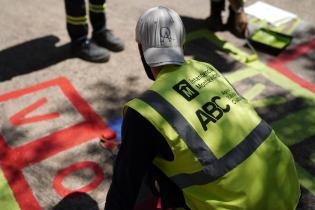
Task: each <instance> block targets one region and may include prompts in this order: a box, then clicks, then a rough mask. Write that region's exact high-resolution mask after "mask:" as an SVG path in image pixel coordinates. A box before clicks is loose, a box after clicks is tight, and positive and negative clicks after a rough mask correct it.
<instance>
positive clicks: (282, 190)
mask: <svg viewBox="0 0 315 210" xmlns="http://www.w3.org/2000/svg"><path fill="white" fill-rule="evenodd" d="M184 34H185V30H184V26H183V23H182V21H181V19H180V17H179V16H178V14H177V13H176V12H174V11H173V10H171V9H169V8H166V7H161V6H159V7H154V8H151V9H149V10H147V11H146V12H145V13H144V14H143V15H142V16H141V17H140V19H139V21H138V24H137V27H136V41H137V42H138V46H139V52H140V56H141V58H142V61H143V64H144V68H145V71H146V73H147V75H148V77H149V78H150V79H152V80H154V83H153V85H152V86H151V87H150V88H149V90H148V91H146V92H144V94H142V95H141V96H139V97H138V98H135V99H133V100H131V101H130V102H128V103H127V104H126V105H125V107H124V120H123V125H122V144H121V147H120V151H119V153H118V156H117V159H116V163H115V166H114V174H113V179H112V184H111V186H110V189H109V191H108V194H107V198H106V204H105V210H122V209H124V210H127V209H128V210H129V209H133V207H134V204H135V201H136V198H137V195H138V192H139V188H140V185H141V182H142V181H143V177H144V176H145V175H146V174H147V173H150V175H151V176H153V177H154V179H155V180H156V181H157V183H158V188H157V189H158V191H159V193H160V195H161V201H162V207H163V208H166V207H167V208H182V209H190V210H208V209H213V210H224V209H225V210H232V209H244V210H275V209H277V210H294V209H295V208H296V206H297V203H298V200H299V197H300V186H299V182H298V178H297V174H296V170H295V166H294V160H293V157H292V154H291V152H290V150H289V149H288V148H287V147H286V146H285V145H284V144H283V143H282V142H281V141H280V140H279V139H278V137H277V136H276V134H275V132H274V131H273V130H272V128H271V127H270V126H269V125H268V124H267V123H266V122H265V121H263V120H262V119H261V118H260V117H259V116H258V115H257V113H256V112H255V110H254V109H253V107H252V106H251V105H250V104H249V103H248V101H247V100H246V99H244V98H243V97H241V96H240V95H239V94H238V93H237V92H236V90H235V89H234V88H233V86H231V84H230V83H229V82H228V81H227V80H226V79H225V78H224V76H223V75H222V74H220V72H219V71H217V70H216V69H215V68H214V67H213V66H211V65H210V64H207V63H203V62H198V61H195V60H187V61H185V60H184V55H183V48H182V47H183V43H184Z"/></svg>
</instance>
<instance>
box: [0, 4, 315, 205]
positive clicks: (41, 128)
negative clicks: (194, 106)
mask: <svg viewBox="0 0 315 210" xmlns="http://www.w3.org/2000/svg"><path fill="white" fill-rule="evenodd" d="M253 2H255V1H254V0H248V1H247V3H246V4H247V5H249V4H251V3H253ZM265 2H267V3H270V4H273V5H275V6H278V7H280V8H283V9H286V10H288V11H290V12H293V13H296V14H297V15H298V16H299V17H300V18H301V19H302V20H303V21H304V22H305V24H306V25H307V28H304V29H303V31H302V32H301V33H299V34H297V35H296V38H295V39H294V42H293V44H292V45H291V46H290V48H294V47H295V46H297V45H298V44H301V43H304V42H308V41H310V40H312V39H314V38H315V30H314V27H315V15H314V8H315V4H314V1H313V0H301V1H294V0H266V1H265ZM0 3H1V7H0V20H1V21H0V28H1V32H0V72H1V74H0V113H1V117H0V130H1V135H2V136H3V137H4V139H5V142H6V143H7V144H8V145H9V146H10V147H12V148H15V149H16V148H19V147H26V145H28V144H30V143H32V142H36V140H38V139H40V138H44V137H45V136H47V135H48V136H49V135H52V134H54V133H56V132H58V131H60V130H62V129H66V128H70V127H72V126H75V125H76V124H79V123H82V122H83V121H84V119H85V118H84V116H83V115H84V114H82V113H81V112H80V111H79V112H78V110H80V108H78V107H77V104H75V103H74V102H73V101H72V99H73V100H74V101H78V100H79V99H77V98H78V97H79V98H81V97H82V99H83V100H84V101H86V102H87V104H88V105H89V106H90V107H91V108H92V110H93V112H95V113H93V114H96V115H98V116H100V117H101V120H102V121H103V122H108V121H110V120H111V119H115V118H117V117H121V109H122V105H123V104H124V103H125V102H127V101H128V100H129V99H131V98H133V97H135V96H137V95H138V94H139V93H141V92H142V91H143V90H145V89H146V88H147V87H148V86H149V85H150V84H151V81H149V80H148V79H147V78H146V76H145V73H144V71H143V69H142V64H141V61H140V58H139V56H138V50H137V45H136V43H135V41H134V37H135V36H134V31H135V25H136V22H137V19H138V17H139V15H141V14H142V13H143V12H144V11H145V10H146V9H148V8H150V7H153V6H157V5H164V6H168V7H170V8H173V9H174V10H176V11H177V12H178V13H179V14H180V15H181V16H182V17H183V19H184V22H185V23H186V24H188V25H189V26H188V27H190V26H192V25H194V26H196V25H197V24H196V25H195V24H194V22H195V23H197V22H198V21H199V22H200V21H201V22H202V21H203V20H204V19H205V18H207V17H208V15H209V1H208V0H198V1H196V0H185V1H183V0H172V1H158V0H133V1H126V0H115V1H111V0H109V1H108V2H107V17H108V28H110V29H112V30H113V32H114V34H115V35H117V36H119V37H121V38H122V39H123V40H124V41H125V44H126V49H125V50H124V51H123V52H120V53H111V59H110V61H109V62H107V63H104V64H94V63H89V62H85V61H82V60H80V59H77V58H72V57H70V56H69V45H68V44H69V37H68V35H67V31H66V27H65V9H64V4H63V1H62V0H58V1H56V0H45V1H42V0H15V1H10V0H0ZM224 15H225V16H224V18H225V19H226V18H227V13H225V14H224ZM190 24H192V25H190ZM197 29H198V28H197ZM217 34H218V35H219V36H221V37H223V38H224V39H225V40H227V41H229V42H231V43H233V44H235V45H236V46H237V47H239V48H240V49H242V50H244V51H246V52H250V51H249V50H248V49H246V48H244V47H243V45H244V41H243V40H240V39H237V38H235V37H234V36H232V35H231V34H230V33H228V32H220V33H217ZM314 53H315V52H314V50H311V51H310V52H308V53H307V54H306V55H304V56H302V57H301V58H300V59H297V60H295V61H294V62H290V63H288V64H287V67H288V68H289V69H290V70H292V72H294V73H296V74H298V75H299V76H301V77H302V78H304V79H305V80H306V81H309V82H311V83H313V84H315V71H314V70H315V54H314ZM186 54H187V58H191V57H193V58H196V59H200V60H204V61H208V62H210V63H212V64H213V65H214V66H216V67H217V68H218V69H220V70H221V71H223V72H225V73H228V72H233V71H235V70H238V69H240V68H243V67H244V64H242V63H240V62H238V61H236V60H234V59H233V58H231V57H230V56H228V55H227V54H226V53H225V52H222V51H220V50H218V49H217V48H216V47H215V46H214V45H213V44H212V43H209V42H205V41H204V40H203V39H201V40H196V41H194V42H192V43H189V44H188V45H187V46H186ZM259 56H260V59H261V60H262V61H263V62H265V63H267V62H268V61H269V60H270V59H273V58H274V56H271V55H268V54H266V53H259ZM60 77H63V78H67V80H68V81H69V82H70V84H71V86H73V88H74V89H75V90H76V92H73V91H72V92H71V91H70V92H68V90H69V89H67V88H68V86H67V87H65V89H62V88H61V89H60V87H59V86H51V87H50V86H49V87H46V86H45V88H43V89H36V88H33V89H32V90H25V88H28V87H33V86H36V85H38V84H41V83H43V82H46V81H50V80H54V79H56V78H60ZM36 87H37V86H36ZM21 89H23V90H24V91H29V92H27V93H23V94H22V95H19V92H14V91H16V90H21ZM12 92H14V97H13V96H12V98H10V97H11V96H8V98H9V99H5V97H2V96H3V95H4V94H6V93H12ZM67 94H68V95H67ZM290 97H291V95H290ZM43 98H45V99H47V102H46V103H43V104H42V105H38V106H37V107H36V108H34V110H31V111H30V110H28V113H31V112H32V114H30V115H25V116H24V115H21V116H22V118H21V119H23V116H24V117H25V118H27V117H30V116H40V115H43V114H51V113H54V112H58V113H59V114H60V117H59V118H56V119H52V120H49V121H40V120H39V121H36V119H35V122H34V123H30V124H27V123H26V124H23V125H19V126H17V125H16V124H14V123H12V120H11V119H12V116H14V115H16V114H17V113H19V112H21V110H24V109H26V108H27V107H30V106H31V105H32V104H33V105H34V104H36V103H37V102H38V101H40V100H42V99H43ZM69 98H71V100H70V99H69ZM83 109H84V110H85V111H86V108H83ZM81 111H82V110H81ZM83 112H84V111H83ZM87 112H89V111H87ZM21 116H20V117H21ZM82 116H83V117H82ZM93 116H94V115H93ZM46 117H47V116H46ZM10 120H11V121H10ZM307 126H309V125H308V124H305V127H307ZM314 136H315V135H314ZM53 137H54V138H53V140H56V141H59V140H58V138H57V137H56V136H53ZM66 137H67V139H65V141H72V136H66ZM64 138H65V137H64ZM73 138H77V137H76V136H74V137H73ZM82 138H83V137H82ZM87 138H88V139H89V140H87V141H83V140H80V141H81V143H80V144H77V145H74V146H73V147H70V146H68V147H67V149H65V150H64V151H61V152H56V153H54V154H53V153H52V154H51V156H50V157H49V158H46V159H44V158H42V159H41V161H40V162H36V163H35V162H34V161H33V162H32V163H30V164H29V165H26V166H24V165H23V167H24V168H23V170H22V171H23V176H24V177H25V180H26V181H27V183H28V184H29V185H30V188H31V189H32V192H33V194H34V197H35V199H36V200H37V202H38V203H39V206H40V207H39V208H38V209H36V210H39V209H51V208H52V207H53V206H55V205H57V203H58V202H59V201H60V200H61V199H62V196H60V195H58V193H57V192H56V191H54V190H53V187H54V186H53V184H52V183H53V182H54V177H55V176H56V174H57V173H58V171H60V170H61V171H62V169H63V168H66V167H69V166H71V165H72V164H75V163H76V162H82V161H90V162H97V163H99V165H100V166H101V168H102V169H103V170H104V171H105V178H104V180H105V181H103V182H102V183H101V184H99V185H98V186H97V187H95V188H93V190H92V191H91V192H90V193H89V195H90V196H91V197H92V198H93V199H94V200H96V201H97V203H98V204H99V206H100V208H102V207H103V205H104V199H105V195H106V192H107V190H108V184H109V182H110V177H111V175H112V174H111V173H112V172H111V170H112V163H111V162H110V161H111V157H110V153H109V152H106V151H104V150H100V149H99V147H96V145H95V144H97V139H96V138H95V136H92V135H91V136H88V137H87ZM314 139H315V138H314ZM44 140H45V139H44ZM47 141H48V140H47ZM43 146H44V145H43ZM46 146H47V145H46ZM52 146H53V145H52ZM0 149H1V148H0ZM314 151H315V149H314V150H312V152H314ZM0 153H1V151H0ZM300 153H301V152H300ZM300 153H298V154H300ZM27 157H30V156H27ZM72 158H73V159H72ZM30 159H31V157H30ZM1 164H2V165H3V164H4V163H1ZM309 168H310V169H309V170H310V171H311V174H312V175H313V176H315V172H314V170H315V166H314V164H313V163H312V164H310V166H309ZM92 169H93V167H92ZM92 169H91V168H89V167H87V168H86V169H84V170H82V171H81V172H80V173H79V172H73V174H71V176H70V175H69V177H70V178H69V177H68V178H65V180H64V182H63V186H64V188H67V189H78V188H80V187H81V186H84V185H87V184H88V183H89V180H92V179H93V176H95V174H94V175H93V170H94V169H93V170H92ZM91 170H92V171H91ZM82 174H83V175H84V174H85V176H83V175H82ZM71 179H74V180H76V181H73V180H71ZM313 180H315V179H313ZM78 183H81V185H80V184H78ZM314 183H315V182H314ZM314 183H313V185H314ZM303 192H305V197H304V198H303V199H305V206H306V207H305V209H315V207H314V205H315V204H314V196H315V194H314V195H313V194H312V193H310V192H309V191H308V190H307V189H304V188H303ZM143 194H144V193H143ZM144 198H146V197H145V196H144ZM22 200H23V198H22ZM140 200H141V199H140ZM142 200H144V199H142ZM0 201H1V196H0ZM313 204H314V205H313ZM23 205H24V204H23ZM23 205H21V206H20V207H21V209H22V210H26V209H25V207H23ZM1 210H2V209H1ZM5 210H15V209H5ZM27 210H29V209H27Z"/></svg>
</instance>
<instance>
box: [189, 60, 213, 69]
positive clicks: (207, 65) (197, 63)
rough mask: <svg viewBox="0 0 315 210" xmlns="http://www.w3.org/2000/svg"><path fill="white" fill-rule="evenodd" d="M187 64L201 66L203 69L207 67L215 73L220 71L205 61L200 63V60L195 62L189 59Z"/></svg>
mask: <svg viewBox="0 0 315 210" xmlns="http://www.w3.org/2000/svg"><path fill="white" fill-rule="evenodd" d="M186 63H187V64H188V65H189V64H190V65H199V66H203V67H206V68H208V69H212V70H215V71H218V69H217V68H215V67H214V66H213V65H212V64H210V63H207V62H204V61H198V60H194V59H189V60H187V61H186Z"/></svg>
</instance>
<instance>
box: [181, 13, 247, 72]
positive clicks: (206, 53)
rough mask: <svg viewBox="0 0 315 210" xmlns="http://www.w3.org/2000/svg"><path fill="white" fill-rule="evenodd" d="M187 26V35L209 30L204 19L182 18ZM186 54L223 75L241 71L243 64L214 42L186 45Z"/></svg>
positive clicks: (205, 41) (196, 41) (201, 40)
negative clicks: (207, 64)
mask: <svg viewBox="0 0 315 210" xmlns="http://www.w3.org/2000/svg"><path fill="white" fill-rule="evenodd" d="M181 18H182V20H183V23H184V25H185V29H186V33H189V32H192V31H197V30H200V29H207V23H206V20H204V19H196V18H192V17H186V16H181ZM184 54H185V55H186V56H191V57H192V58H193V59H196V60H199V61H203V62H207V63H210V64H211V65H213V66H214V67H215V68H217V69H218V70H219V71H220V72H222V73H227V72H232V71H233V70H236V69H240V68H242V67H243V64H241V63H239V62H238V61H236V60H234V59H232V58H231V57H230V56H228V55H227V54H226V52H225V51H223V50H222V49H221V48H219V47H217V46H216V44H215V43H214V42H211V41H209V40H208V39H205V38H202V39H196V40H193V41H191V42H188V43H185V45H184Z"/></svg>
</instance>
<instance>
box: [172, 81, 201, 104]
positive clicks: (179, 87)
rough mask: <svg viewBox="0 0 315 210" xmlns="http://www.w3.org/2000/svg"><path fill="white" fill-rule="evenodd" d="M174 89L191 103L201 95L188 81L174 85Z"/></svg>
mask: <svg viewBox="0 0 315 210" xmlns="http://www.w3.org/2000/svg"><path fill="white" fill-rule="evenodd" d="M173 89H174V90H175V91H176V92H177V93H179V94H181V95H182V96H183V97H184V98H185V99H186V100H187V101H191V100H192V99H194V98H195V97H196V96H197V95H199V93H198V91H197V90H195V89H194V88H193V87H192V86H191V85H190V84H189V83H188V82H187V81H186V80H184V79H183V80H182V81H180V82H179V83H177V84H176V85H174V87H173Z"/></svg>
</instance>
